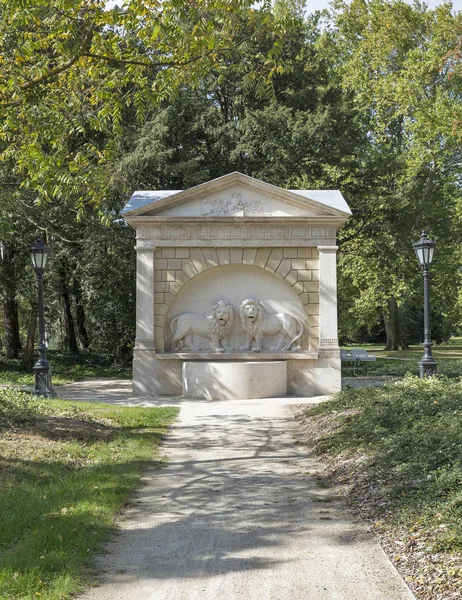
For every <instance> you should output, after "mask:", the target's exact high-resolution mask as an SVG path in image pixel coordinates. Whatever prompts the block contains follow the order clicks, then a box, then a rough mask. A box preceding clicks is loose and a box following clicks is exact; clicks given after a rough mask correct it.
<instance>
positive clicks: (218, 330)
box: [170, 300, 234, 352]
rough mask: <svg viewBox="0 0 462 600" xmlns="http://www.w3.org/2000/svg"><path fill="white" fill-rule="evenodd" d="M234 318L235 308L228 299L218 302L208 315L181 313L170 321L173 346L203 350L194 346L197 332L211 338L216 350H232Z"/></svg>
mask: <svg viewBox="0 0 462 600" xmlns="http://www.w3.org/2000/svg"><path fill="white" fill-rule="evenodd" d="M233 320H234V308H233V306H232V305H231V304H230V303H229V302H227V301H226V300H219V301H218V302H216V303H215V304H214V305H213V308H212V311H211V313H210V314H209V315H207V316H204V315H199V314H198V313H193V312H185V313H181V314H180V315H177V316H176V317H173V319H172V320H171V321H170V331H171V334H172V338H171V348H172V349H174V348H175V347H179V348H180V349H187V350H196V351H198V350H201V348H197V347H195V346H194V339H193V336H194V334H196V335H198V336H200V337H203V338H206V339H208V340H210V345H211V347H212V350H214V351H215V352H224V351H225V350H232V348H229V347H228V345H229V333H230V331H231V327H232V325H233Z"/></svg>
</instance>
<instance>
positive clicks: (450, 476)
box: [297, 376, 462, 600]
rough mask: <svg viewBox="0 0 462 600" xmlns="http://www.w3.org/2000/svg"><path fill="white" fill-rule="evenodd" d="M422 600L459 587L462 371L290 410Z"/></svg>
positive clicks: (432, 599) (308, 442)
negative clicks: (457, 375) (456, 375)
mask: <svg viewBox="0 0 462 600" xmlns="http://www.w3.org/2000/svg"><path fill="white" fill-rule="evenodd" d="M297 419H298V423H299V437H300V440H301V441H302V442H303V443H304V444H306V445H308V446H309V447H311V448H312V449H314V451H315V452H316V453H318V454H319V455H321V456H322V457H323V460H324V461H325V463H326V464H327V465H328V475H329V476H330V477H331V478H333V480H335V481H337V482H341V483H343V484H344V485H345V486H346V495H347V498H348V501H349V502H350V504H351V506H352V508H353V510H355V511H357V512H359V513H360V514H362V515H363V516H364V517H366V518H367V519H368V520H369V521H370V522H371V524H372V527H373V529H374V530H375V531H376V532H377V533H378V534H379V535H380V537H381V539H382V543H383V545H384V547H385V548H386V550H387V551H388V553H389V555H390V557H391V558H392V560H393V561H394V563H395V564H396V566H397V568H398V570H400V572H401V573H402V574H403V576H404V577H405V579H406V581H407V582H408V583H409V585H410V586H411V588H412V589H413V590H414V592H415V594H416V597H417V598H419V600H436V599H452V598H459V597H460V595H458V593H459V592H460V590H461V589H462V379H451V380H449V379H446V378H430V379H427V380H424V381H421V380H420V379H418V378H417V377H411V376H407V377H406V378H404V379H402V380H400V381H396V382H394V383H389V384H385V385H383V386H380V387H377V388H359V389H346V390H343V391H342V392H340V393H339V394H337V395H336V396H334V397H333V398H332V399H331V400H330V401H328V402H325V403H323V404H319V405H316V406H314V407H311V408H303V409H300V410H299V411H298V413H297Z"/></svg>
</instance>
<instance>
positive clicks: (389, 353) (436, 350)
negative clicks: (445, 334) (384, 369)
mask: <svg viewBox="0 0 462 600" xmlns="http://www.w3.org/2000/svg"><path fill="white" fill-rule="evenodd" d="M342 348H345V349H346V350H348V349H351V348H360V349H362V350H367V351H368V352H370V353H371V354H375V355H376V356H380V357H392V358H413V359H415V360H420V359H421V358H422V355H423V344H415V345H411V347H410V348H409V350H384V347H383V344H351V345H348V346H342ZM432 353H433V355H434V356H435V358H436V360H441V359H451V360H457V359H461V360H462V337H452V338H451V339H450V340H449V342H445V343H443V344H435V345H434V346H433V348H432Z"/></svg>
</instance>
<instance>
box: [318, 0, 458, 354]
mask: <svg viewBox="0 0 462 600" xmlns="http://www.w3.org/2000/svg"><path fill="white" fill-rule="evenodd" d="M336 6H337V12H334V16H333V21H334V27H333V29H332V30H331V31H330V32H329V34H328V37H329V40H330V43H331V44H333V45H334V46H335V48H336V51H337V53H338V56H339V69H340V72H341V78H342V85H343V86H344V87H346V89H348V90H351V91H352V92H354V96H353V102H354V103H355V105H356V107H357V108H358V109H359V110H360V111H361V112H362V114H363V115H364V122H365V124H367V125H366V126H367V130H368V138H369V144H368V145H369V159H368V161H367V162H368V163H369V169H372V170H373V172H374V181H373V182H371V183H372V185H370V188H369V190H366V189H364V192H366V196H365V195H364V194H361V195H356V196H352V197H351V198H349V200H350V204H351V206H352V209H353V214H354V215H355V217H354V219H352V220H351V221H350V222H349V224H347V226H346V227H345V228H344V230H343V232H342V235H341V236H340V237H341V239H340V243H341V253H340V260H339V264H340V274H341V278H340V285H339V289H340V294H341V300H342V301H341V304H340V306H341V323H342V327H343V328H344V330H343V333H344V335H345V336H346V337H348V335H349V330H350V331H351V329H354V323H355V322H356V323H357V324H361V325H366V326H368V327H369V328H373V327H374V325H375V324H376V323H377V321H378V320H379V319H380V318H381V317H382V316H383V317H384V318H385V323H386V325H387V326H389V328H392V327H393V326H394V329H395V332H394V333H395V334H396V337H397V338H399V337H400V336H399V325H398V324H399V317H398V315H397V312H396V307H397V308H399V307H400V306H401V305H403V304H404V303H408V304H409V303H411V304H414V305H415V306H421V305H422V299H421V294H422V291H421V290H422V285H421V282H420V275H419V271H418V268H416V263H415V262H414V261H415V258H414V256H413V251H412V246H411V243H412V241H415V240H417V239H418V238H419V237H420V231H421V229H423V228H428V229H429V231H430V232H431V237H432V238H434V239H436V240H437V243H438V245H437V251H436V253H435V264H434V266H433V269H432V271H433V277H434V280H433V282H432V293H433V294H434V295H435V297H437V298H438V307H437V308H438V312H439V313H441V314H442V315H443V318H444V319H445V320H446V324H449V328H451V327H452V326H453V325H454V323H457V322H460V320H461V303H460V294H459V286H460V273H459V270H458V266H459V265H460V262H461V254H460V243H459V241H460V236H461V220H460V215H461V211H460V207H461V194H460V182H459V176H460V172H459V166H458V165H459V164H460V156H461V154H460V152H461V150H460V148H461V147H460V138H459V133H460V130H459V129H457V127H455V120H457V118H458V117H457V116H456V115H457V114H460V110H461V106H462V78H461V76H460V73H456V72H455V71H454V59H453V55H454V52H455V51H456V49H457V47H458V44H459V35H460V27H461V24H462V14H461V13H460V12H456V13H453V12H452V10H451V7H450V5H449V4H444V5H441V6H440V7H438V8H437V9H435V10H428V9H426V8H425V6H424V5H423V4H419V3H416V4H413V5H409V4H407V3H406V2H403V1H401V0H369V1H367V2H365V1H362V0H354V1H353V2H352V3H351V4H350V5H349V6H347V5H346V4H345V3H343V2H340V3H337V5H336ZM458 298H459V301H458ZM350 326H351V327H350ZM389 334H390V331H388V330H387V335H388V337H390V335H389ZM392 345H393V347H397V346H398V345H403V340H401V339H397V341H396V343H393V344H392Z"/></svg>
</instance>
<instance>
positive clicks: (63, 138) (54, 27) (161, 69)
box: [0, 0, 290, 216]
mask: <svg viewBox="0 0 462 600" xmlns="http://www.w3.org/2000/svg"><path fill="white" fill-rule="evenodd" d="M106 4H107V3H106V2H105V1H103V0H97V1H95V2H91V3H90V4H88V2H84V1H83V0H78V1H75V2H69V1H68V0H53V1H52V2H48V1H47V2H44V1H39V2H26V3H24V2H22V1H21V0H14V1H10V0H2V1H1V2H0V68H1V70H2V78H1V79H0V116H1V118H2V123H3V125H2V129H1V132H0V144H1V146H0V150H1V151H2V152H1V154H0V160H3V161H6V162H8V163H11V164H12V165H13V172H14V173H15V174H16V175H17V176H18V177H19V178H20V184H21V185H22V186H23V187H25V188H27V189H32V190H33V191H34V193H35V194H36V197H37V200H38V201H39V202H54V203H55V202H62V203H64V204H69V203H70V202H72V203H73V205H74V207H75V208H76V209H77V211H78V214H79V215H80V216H82V214H83V212H84V210H85V208H86V207H88V206H91V205H93V206H95V207H96V208H99V207H100V206H101V203H102V201H103V199H105V198H106V197H107V189H108V178H109V174H110V173H109V169H108V161H109V159H110V158H111V157H113V156H114V149H115V148H116V147H117V140H118V139H119V138H120V136H121V134H122V132H123V123H124V121H125V119H126V118H127V117H128V116H130V115H134V116H135V117H136V118H137V119H139V120H143V119H144V118H145V115H146V113H147V112H148V111H149V110H150V109H151V107H152V106H153V104H158V103H159V102H162V101H165V100H168V99H170V98H171V97H172V96H173V95H174V94H175V93H176V92H177V91H178V90H179V89H180V88H181V87H182V86H185V85H197V84H198V83H199V82H200V81H201V80H202V79H203V78H204V77H205V76H206V75H207V73H208V72H209V71H210V70H211V69H219V68H220V66H221V64H222V63H223V61H225V62H226V61H227V60H228V59H229V57H230V56H234V55H236V54H238V53H239V52H240V49H241V48H240V47H241V45H242V44H244V43H245V42H244V41H243V40H239V39H236V31H237V29H239V28H240V27H241V26H242V23H247V24H249V25H252V24H253V22H254V21H258V23H259V24H260V25H261V26H262V27H268V28H271V29H272V31H273V32H274V43H272V44H271V45H269V46H268V47H267V48H266V49H265V50H266V51H265V52H261V53H259V54H258V56H257V57H256V61H255V63H254V65H255V69H254V70H252V71H249V72H248V73H247V75H246V81H245V84H246V85H252V86H253V87H256V88H257V89H258V90H259V92H260V93H263V92H265V91H267V89H268V86H269V85H270V81H271V79H272V77H273V76H274V75H275V74H276V73H277V72H279V71H280V69H281V68H283V67H282V65H281V64H280V60H279V58H280V56H281V53H282V47H283V43H282V41H283V38H284V32H285V30H286V27H287V26H288V24H289V21H290V15H287V14H285V13H280V14H279V16H278V18H275V17H274V16H273V15H272V13H271V11H270V10H269V5H268V3H266V2H264V3H263V4H262V5H261V6H260V8H259V9H258V10H255V9H254V8H252V4H253V3H252V2H250V1H248V0H232V1H229V0H226V1H224V0H195V1H194V2H190V1H187V0H181V1H179V2H164V1H160V0H151V1H149V2H139V0H126V1H125V2H123V3H122V5H121V8H119V7H114V8H112V9H110V10H108V9H107V8H106Z"/></svg>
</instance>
